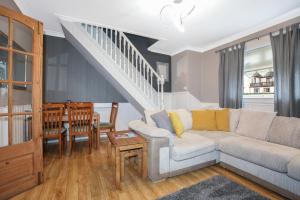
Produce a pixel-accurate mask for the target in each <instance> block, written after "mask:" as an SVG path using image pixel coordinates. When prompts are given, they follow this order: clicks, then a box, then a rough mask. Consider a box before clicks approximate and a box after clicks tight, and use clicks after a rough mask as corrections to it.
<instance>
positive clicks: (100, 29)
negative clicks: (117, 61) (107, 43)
mask: <svg viewBox="0 0 300 200" xmlns="http://www.w3.org/2000/svg"><path fill="white" fill-rule="evenodd" d="M99 38H100V47H101V48H102V28H101V27H99Z"/></svg>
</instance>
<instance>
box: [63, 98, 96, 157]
mask: <svg viewBox="0 0 300 200" xmlns="http://www.w3.org/2000/svg"><path fill="white" fill-rule="evenodd" d="M93 112H94V108H93V103H90V102H82V103H69V104H68V120H69V134H70V139H69V142H70V154H72V149H73V145H74V144H75V138H76V137H83V136H87V137H88V144H89V153H91V151H92V136H93V135H92V132H93V129H92V124H93ZM73 140H74V141H73Z"/></svg>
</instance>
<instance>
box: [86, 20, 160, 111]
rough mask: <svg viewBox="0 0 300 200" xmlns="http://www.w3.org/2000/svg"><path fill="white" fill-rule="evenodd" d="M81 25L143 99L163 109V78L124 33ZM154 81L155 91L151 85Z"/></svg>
mask: <svg viewBox="0 0 300 200" xmlns="http://www.w3.org/2000/svg"><path fill="white" fill-rule="evenodd" d="M81 24H82V27H83V28H84V30H85V32H87V33H88V35H89V36H90V37H91V38H92V39H93V40H95V42H96V43H97V44H98V45H99V47H100V48H102V49H103V51H104V52H103V53H105V54H106V56H108V57H109V58H110V59H112V61H113V63H114V64H115V65H116V66H118V68H119V69H120V70H122V71H123V72H125V74H124V75H126V76H127V78H129V79H130V81H131V82H132V84H134V85H136V87H138V88H139V90H140V92H141V93H142V94H143V95H144V98H145V99H147V100H148V101H151V102H152V103H153V105H156V106H159V108H163V107H164V103H163V101H164V99H163V95H164V77H163V76H160V75H159V74H158V73H157V72H156V70H154V69H153V67H152V66H151V65H150V64H149V63H148V61H147V60H146V59H145V58H144V56H143V55H142V54H141V53H140V51H139V50H138V49H137V48H136V47H135V46H134V45H133V43H132V42H131V41H130V40H129V39H128V37H127V36H126V35H125V33H123V32H122V31H118V30H115V29H112V28H108V27H99V26H95V25H91V24H84V23H81ZM95 31H96V32H95ZM155 79H156V82H157V90H156V91H155V89H154V85H153V83H155Z"/></svg>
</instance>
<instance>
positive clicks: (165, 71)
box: [156, 62, 169, 82]
mask: <svg viewBox="0 0 300 200" xmlns="http://www.w3.org/2000/svg"><path fill="white" fill-rule="evenodd" d="M156 66H157V69H156V71H157V73H158V74H159V75H160V76H161V75H163V76H164V79H165V82H169V63H164V62H156Z"/></svg>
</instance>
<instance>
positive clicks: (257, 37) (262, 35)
mask: <svg viewBox="0 0 300 200" xmlns="http://www.w3.org/2000/svg"><path fill="white" fill-rule="evenodd" d="M267 35H269V33H267V34H266V33H264V34H261V35H259V36H255V37H253V38H250V39H248V40H244V41H241V42H239V43H242V42H245V43H246V42H249V41H251V40H259V38H261V37H264V36H267ZM235 45H237V44H234V45H230V46H235ZM230 46H228V47H230ZM228 47H225V48H222V49H219V50H216V51H215V53H219V52H220V51H223V50H224V49H226V48H228Z"/></svg>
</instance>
